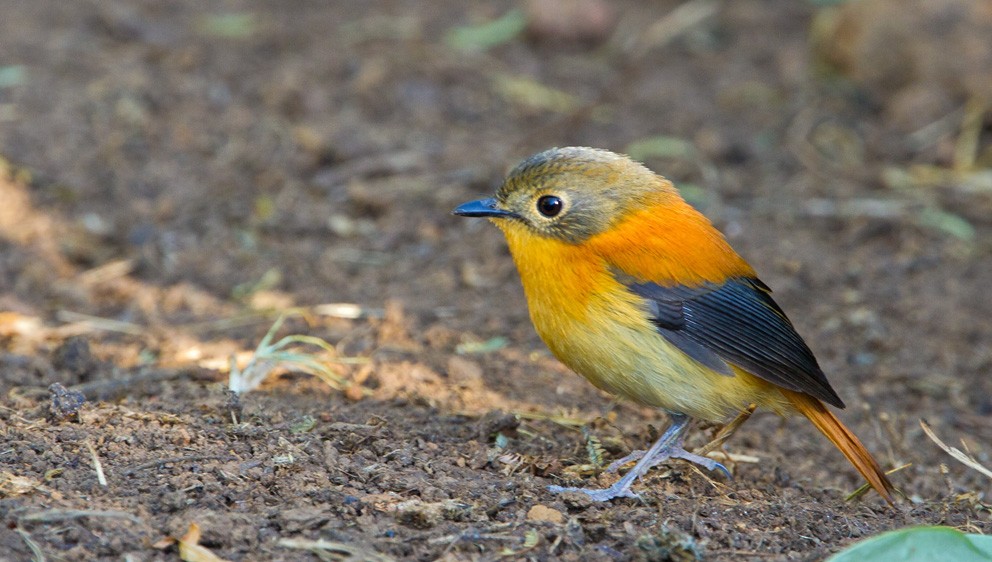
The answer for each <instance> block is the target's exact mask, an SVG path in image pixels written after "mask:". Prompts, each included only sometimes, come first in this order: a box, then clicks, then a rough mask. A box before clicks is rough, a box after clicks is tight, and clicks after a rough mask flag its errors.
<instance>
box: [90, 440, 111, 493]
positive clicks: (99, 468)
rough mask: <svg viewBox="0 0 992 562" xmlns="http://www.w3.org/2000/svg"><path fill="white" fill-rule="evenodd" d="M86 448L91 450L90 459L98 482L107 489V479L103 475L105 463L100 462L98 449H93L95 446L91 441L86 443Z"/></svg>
mask: <svg viewBox="0 0 992 562" xmlns="http://www.w3.org/2000/svg"><path fill="white" fill-rule="evenodd" d="M86 448H87V449H89V450H90V459H91V460H92V461H93V470H95V471H96V481H97V482H99V483H100V485H101V486H103V487H104V488H106V487H107V477H106V476H105V475H104V474H103V463H102V462H100V457H98V456H97V454H96V449H94V448H93V444H92V443H90V442H89V441H87V442H86Z"/></svg>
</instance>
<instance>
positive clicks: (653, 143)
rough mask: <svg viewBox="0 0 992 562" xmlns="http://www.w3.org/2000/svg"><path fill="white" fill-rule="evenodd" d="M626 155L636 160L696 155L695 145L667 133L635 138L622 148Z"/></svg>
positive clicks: (686, 157)
mask: <svg viewBox="0 0 992 562" xmlns="http://www.w3.org/2000/svg"><path fill="white" fill-rule="evenodd" d="M624 152H625V153H627V156H630V157H631V158H633V159H634V160H637V161H638V162H640V161H643V160H647V159H648V158H685V159H692V158H694V157H695V156H696V146H695V145H694V144H692V143H691V142H689V141H687V140H685V139H682V138H679V137H671V136H667V135H659V136H656V137H648V138H644V139H640V140H636V141H634V142H632V143H630V144H628V145H627V148H625V149H624Z"/></svg>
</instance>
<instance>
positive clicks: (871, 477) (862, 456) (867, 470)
mask: <svg viewBox="0 0 992 562" xmlns="http://www.w3.org/2000/svg"><path fill="white" fill-rule="evenodd" d="M779 390H781V391H782V394H783V395H785V397H786V398H788V399H789V402H791V403H792V405H793V406H794V407H795V408H796V410H798V411H799V413H800V414H802V415H804V416H806V418H807V419H809V421H811V422H813V425H815V426H816V428H817V429H819V430H820V433H822V434H823V435H825V436H826V437H827V439H829V440H830V441H831V442H832V443H833V444H834V445H835V446H836V447H837V448H838V449H840V452H842V453H844V456H845V457H847V460H849V461H851V464H853V465H854V468H856V469H858V472H860V473H861V475H862V476H864V478H865V480H867V481H868V484H869V485H871V487H872V488H874V489H875V491H876V492H878V494H879V495H880V496H882V497H883V498H884V499H885V501H887V502H889V504H890V505H891V504H892V492H894V491H895V487H893V486H892V482H889V479H888V477H887V476H885V472H883V471H882V468H881V467H880V466H878V462H877V461H875V457H873V456H871V453H869V452H868V449H866V448H865V446H864V445H863V444H862V443H861V440H860V439H858V436H857V435H855V434H854V432H852V431H851V430H850V429H848V428H847V426H845V425H844V424H843V423H841V421H840V420H839V419H837V416H835V415H834V414H833V412H831V411H830V410H828V409H827V407H826V406H825V405H824V404H823V402H820V401H819V400H818V399H816V398H813V397H812V396H809V395H806V394H803V393H800V392H795V391H792V390H785V389H779Z"/></svg>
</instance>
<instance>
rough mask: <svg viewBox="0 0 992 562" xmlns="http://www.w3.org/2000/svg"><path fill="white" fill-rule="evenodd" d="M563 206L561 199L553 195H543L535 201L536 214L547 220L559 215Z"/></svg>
mask: <svg viewBox="0 0 992 562" xmlns="http://www.w3.org/2000/svg"><path fill="white" fill-rule="evenodd" d="M563 206H564V204H562V202H561V198H560V197H555V196H554V195H545V196H543V197H541V198H540V199H538V200H537V212H539V213H541V214H542V215H544V216H546V217H548V218H550V217H553V216H555V215H557V214H558V213H560V212H561V208H562V207H563Z"/></svg>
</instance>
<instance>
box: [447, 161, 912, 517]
mask: <svg viewBox="0 0 992 562" xmlns="http://www.w3.org/2000/svg"><path fill="white" fill-rule="evenodd" d="M452 213H453V214H455V215H459V216H462V217H484V218H487V219H489V220H490V221H492V222H493V223H494V224H495V225H496V226H497V227H498V228H499V229H500V230H502V232H503V234H504V236H505V238H506V242H507V246H508V248H509V251H510V254H511V256H512V258H513V261H514V262H515V264H516V267H517V271H518V273H519V275H520V279H521V283H522V285H523V290H524V295H525V297H526V300H527V305H528V309H529V312H530V318H531V321H532V323H533V325H534V328H535V329H536V331H537V333H538V335H539V336H540V337H541V339H542V340H543V341H544V343H545V344H546V345H547V347H548V348H549V349H550V350H551V352H552V353H553V354H554V355H555V356H556V357H557V358H558V360H559V361H561V362H562V363H564V364H565V365H566V366H568V367H569V368H570V369H571V370H573V371H575V372H576V373H578V374H580V375H582V376H583V377H585V378H586V379H587V380H588V381H589V382H591V383H592V384H593V385H594V386H596V387H598V388H600V389H602V390H604V391H606V392H608V393H610V394H613V395H615V396H618V397H621V398H624V399H627V400H631V401H633V402H636V403H638V404H642V405H646V406H651V407H654V408H659V409H661V410H663V411H664V412H666V413H667V414H668V417H669V418H670V420H671V422H670V425H669V426H668V428H667V429H666V430H665V431H664V432H663V434H662V435H661V437H660V438H659V439H658V440H657V441H655V442H654V444H652V445H651V447H650V448H648V450H647V451H633V452H632V453H631V454H630V455H628V456H627V457H624V458H623V459H620V460H619V461H617V462H615V463H613V464H612V465H611V466H610V469H611V470H612V469H616V468H618V467H620V466H623V465H625V464H627V463H629V462H632V461H635V460H636V461H637V463H636V464H635V465H634V467H633V468H632V469H630V471H628V472H627V473H626V474H625V475H624V476H623V477H622V478H620V479H619V480H617V481H616V482H615V483H614V484H613V485H611V486H609V487H607V488H602V489H600V488H570V487H562V486H550V487H549V489H550V490H551V491H552V492H558V493H560V492H582V493H585V494H586V495H588V496H589V497H590V498H592V499H593V500H596V501H608V500H612V499H614V498H621V497H638V494H636V493H635V492H634V491H632V489H631V486H632V485H633V484H634V483H635V481H636V480H638V479H639V478H641V477H642V476H644V474H645V473H647V471H648V470H649V469H650V468H651V467H653V466H656V465H658V464H659V463H661V462H664V461H666V460H667V459H671V458H679V459H684V460H687V461H690V462H693V463H696V464H698V465H700V466H703V467H705V468H707V469H708V470H711V471H712V470H721V471H723V472H724V473H726V474H727V475H728V476H729V475H730V473H729V471H727V469H726V468H725V467H724V466H723V465H721V464H719V463H718V462H716V461H715V460H713V459H710V458H707V457H703V456H701V455H695V454H693V453H690V452H688V451H686V450H685V448H684V447H683V441H684V439H685V435H686V432H687V430H688V429H689V426H690V423H691V421H692V420H693V419H696V420H705V421H709V422H716V423H720V422H725V421H726V420H727V419H728V418H729V417H731V416H733V415H734V414H735V413H738V412H741V411H742V410H744V409H745V408H747V407H748V406H750V405H752V404H754V405H757V406H758V407H760V408H767V409H769V410H771V411H773V412H775V413H777V414H779V415H782V416H789V415H795V414H799V415H802V416H804V417H805V418H807V419H808V420H809V421H810V422H812V424H813V425H814V426H815V427H816V429H818V430H819V431H820V432H821V433H822V434H823V435H824V436H826V438H827V439H829V440H830V441H831V442H832V443H833V444H834V445H835V446H836V447H837V448H838V449H839V450H840V451H841V453H843V454H844V456H845V457H846V458H847V459H848V461H850V462H851V464H852V465H854V467H855V468H856V469H857V470H858V472H859V473H861V475H862V476H863V477H864V478H865V480H866V481H867V482H868V484H870V485H871V487H872V488H873V489H874V490H875V491H876V492H878V494H879V495H880V496H881V497H882V498H884V499H885V501H887V502H888V503H889V504H890V505H891V504H892V494H893V492H894V487H893V485H892V483H891V482H890V481H889V478H888V477H887V476H886V474H885V472H884V471H883V470H882V469H881V467H880V466H879V464H878V462H877V461H876V460H875V458H874V457H873V456H872V455H871V453H870V452H869V451H868V450H867V449H866V448H865V446H864V445H863V444H862V442H861V441H860V440H859V439H858V437H857V436H856V435H855V434H854V433H853V432H852V431H851V430H850V429H848V428H847V426H845V425H844V424H843V423H842V422H841V421H840V419H838V417H837V416H836V415H835V414H834V413H833V412H832V411H831V410H830V409H829V408H828V406H834V407H837V408H844V402H843V401H842V400H841V398H840V396H838V394H837V392H835V391H834V389H833V388H832V387H831V385H830V383H829V382H828V381H827V378H826V375H825V374H824V373H823V370H822V369H821V368H820V366H819V364H818V363H817V360H816V358H815V357H814V356H813V353H812V351H810V348H809V346H808V345H807V344H806V342H805V341H804V340H803V338H802V337H801V336H800V335H799V334H798V333H797V332H796V329H795V328H794V326H793V324H792V322H791V321H790V320H789V319H788V317H787V316H786V314H785V312H784V311H783V310H782V308H781V307H780V306H779V305H778V304H777V303H776V302H775V301H774V300H773V299H772V295H771V289H770V288H769V287H768V286H767V285H765V284H764V283H763V282H762V281H761V280H759V279H758V276H757V274H756V272H755V270H754V269H753V268H752V267H751V266H750V265H749V264H748V263H747V262H746V261H745V260H744V258H742V257H741V256H740V255H739V254H738V253H737V252H736V251H735V250H734V249H733V248H732V247H731V246H730V244H729V243H728V242H727V240H726V238H725V237H724V236H723V234H721V233H720V232H719V231H718V230H717V229H716V228H715V227H714V226H713V225H712V223H711V222H710V221H709V220H708V219H707V218H706V217H705V216H704V215H703V214H702V213H700V212H699V211H698V210H696V209H695V208H694V207H692V206H691V205H689V204H688V203H686V202H685V200H684V199H683V198H682V197H681V195H680V194H679V192H678V190H677V189H676V187H675V186H674V185H673V184H672V182H670V181H669V180H667V179H665V178H664V177H662V176H661V175H658V174H656V173H654V172H653V171H651V170H650V169H648V168H647V167H645V166H644V165H643V164H640V163H638V162H635V161H634V160H633V159H631V158H629V157H627V156H625V155H621V154H617V153H614V152H610V151H608V150H603V149H596V148H589V147H563V148H552V149H549V150H545V151H543V152H540V153H538V154H535V155H533V156H531V157H529V158H527V159H526V160H524V161H523V162H521V163H520V164H518V165H517V166H516V167H515V168H513V169H512V170H511V171H510V172H509V174H507V176H506V178H505V179H504V180H503V182H502V184H501V185H500V186H499V187H498V188H497V190H496V192H495V195H494V196H493V197H490V198H484V199H479V200H475V201H469V202H467V203H464V204H462V205H460V206H458V207H457V208H455V209H454V210H453V211H452Z"/></svg>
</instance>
